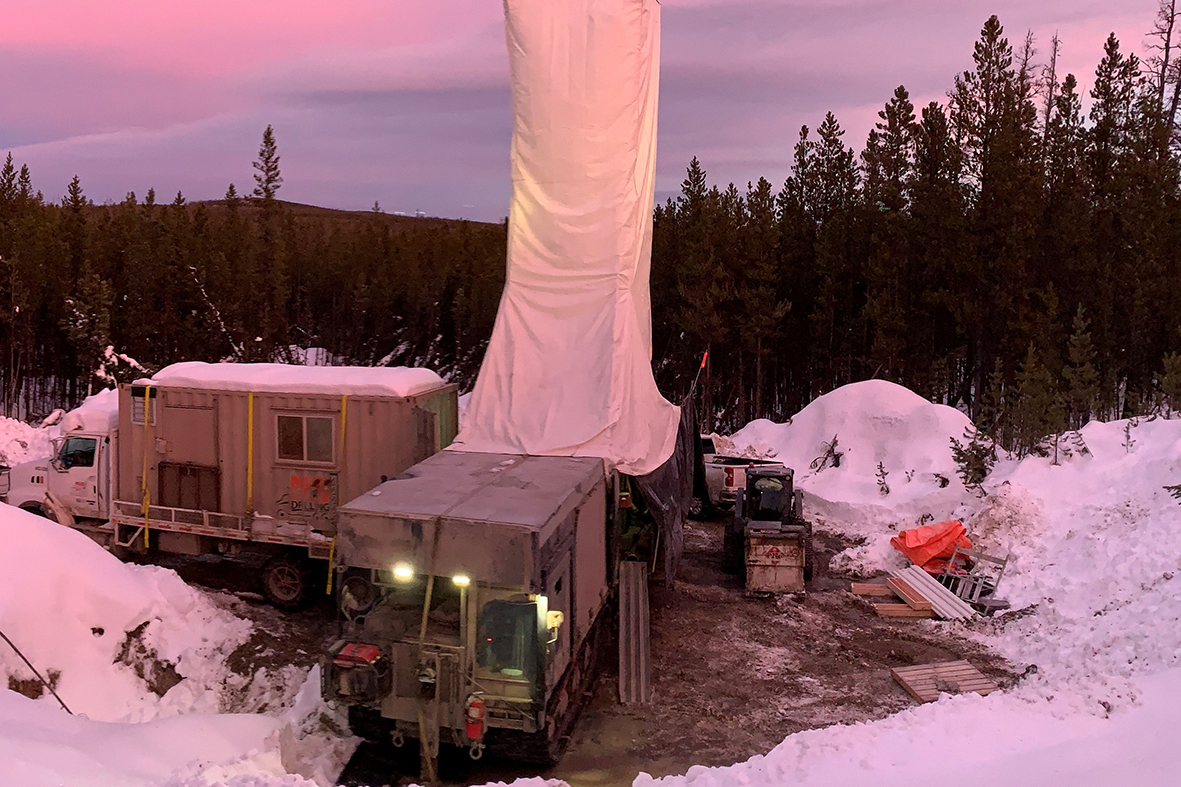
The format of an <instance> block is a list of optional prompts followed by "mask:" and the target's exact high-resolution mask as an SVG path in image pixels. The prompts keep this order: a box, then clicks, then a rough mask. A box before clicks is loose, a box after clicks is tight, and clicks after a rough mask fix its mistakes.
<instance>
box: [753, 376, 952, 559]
mask: <svg viewBox="0 0 1181 787" xmlns="http://www.w3.org/2000/svg"><path fill="white" fill-rule="evenodd" d="M970 425H971V421H970V420H969V419H968V417H967V416H966V415H964V414H963V413H961V412H960V411H958V410H956V409H954V408H952V407H946V406H944V405H940V404H934V403H933V402H929V401H927V400H926V399H924V398H922V397H921V396H919V395H918V394H916V393H914V392H913V391H910V390H909V389H907V388H903V387H902V386H900V385H896V384H894V383H890V382H886V381H884V380H868V381H866V382H861V383H854V384H852V385H846V386H843V387H841V388H838V389H837V390H835V391H833V392H831V393H828V394H825V395H824V396H821V397H819V398H818V399H816V400H815V401H813V402H812V403H811V404H809V405H808V406H807V407H805V408H804V409H803V410H801V411H800V412H799V413H798V414H797V415H796V416H795V417H793V418H792V419H791V420H789V421H788V422H787V423H784V424H776V423H773V422H771V421H768V420H758V421H753V422H751V423H750V424H747V425H746V426H745V427H743V428H742V429H741V430H739V431H738V432H736V433H735V434H734V435H733V438H732V439H733V442H734V446H735V448H736V450H737V451H738V452H739V453H740V454H742V455H750V454H754V455H763V456H771V457H774V458H776V459H778V460H779V461H781V462H783V463H784V464H786V465H787V466H788V467H791V468H792V469H794V470H795V473H796V483H797V485H798V486H799V488H800V489H802V490H804V492H805V493H806V495H807V497H806V499H805V506H806V507H807V508H808V510H809V511H810V512H811V514H812V515H813V516H815V515H820V516H821V517H826V518H835V519H853V518H857V519H859V520H860V521H862V522H863V523H864V524H866V525H867V526H868V527H867V529H866V530H865V532H864V533H863V534H865V533H868V532H872V531H877V530H880V527H881V526H882V525H884V524H887V523H890V524H902V525H904V526H913V525H915V524H918V521H919V519H921V518H922V516H923V515H924V514H929V515H930V516H931V517H932V518H934V519H935V520H941V519H946V518H948V517H949V516H950V515H951V514H952V513H953V512H954V510H955V509H956V506H957V505H958V504H959V502H960V501H961V500H962V498H963V496H964V491H965V490H964V487H963V485H962V484H961V483H960V480H959V478H958V476H957V475H956V467H955V461H954V460H953V458H952V455H951V442H950V440H951V438H953V437H954V438H956V439H959V440H963V435H964V429H966V428H967V427H969V426H970ZM834 441H835V445H834ZM883 473H884V475H883ZM883 487H884V488H883ZM887 489H888V492H887V491H886V490H887ZM886 541H887V542H888V541H889V539H888V538H887V539H886Z"/></svg>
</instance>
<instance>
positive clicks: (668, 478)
mask: <svg viewBox="0 0 1181 787" xmlns="http://www.w3.org/2000/svg"><path fill="white" fill-rule="evenodd" d="M704 477H705V468H704V464H703V460H702V456H701V438H700V436H699V435H698V434H697V416H696V413H695V412H694V411H693V398H692V396H687V397H685V400H684V401H683V402H681V423H680V425H679V427H678V429H677V444H676V447H674V448H673V453H672V456H670V457H669V458H668V460H667V461H665V463H664V464H662V465H661V466H660V467H658V468H656V469H655V470H653V471H652V472H651V473H648V474H647V475H642V476H636V484H637V486H638V487H639V489H640V494H642V495H643V496H644V502H645V503H647V505H648V510H649V511H650V512H651V514H652V517H653V518H654V519H655V520H656V526H657V528H658V529H659V532H660V544H661V547H660V548H661V550H663V552H664V580H665V582H666V583H667V584H669V585H670V586H671V585H672V581H673V579H674V578H676V575H677V570H678V569H679V568H680V565H681V553H682V552H683V551H684V548H685V537H684V528H685V518H686V516H687V515H688V512H689V501H690V500H691V499H692V497H693V495H694V492H695V491H696V486H697V485H700V484H701V483H703V481H702V479H704Z"/></svg>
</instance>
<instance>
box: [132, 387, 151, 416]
mask: <svg viewBox="0 0 1181 787" xmlns="http://www.w3.org/2000/svg"><path fill="white" fill-rule="evenodd" d="M144 390H145V388H144V386H132V388H131V423H133V424H135V425H136V426H143V425H144V398H145V397H144ZM147 393H148V395H147V418H148V426H155V425H156V389H155V388H149V389H147Z"/></svg>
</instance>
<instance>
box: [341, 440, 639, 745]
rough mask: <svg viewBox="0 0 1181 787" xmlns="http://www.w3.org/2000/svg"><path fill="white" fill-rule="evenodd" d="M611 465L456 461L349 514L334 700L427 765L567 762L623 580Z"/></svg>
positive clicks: (433, 464) (446, 456)
mask: <svg viewBox="0 0 1181 787" xmlns="http://www.w3.org/2000/svg"><path fill="white" fill-rule="evenodd" d="M614 480H615V479H614V476H613V474H611V475H608V474H607V473H606V471H605V466H604V463H603V461H602V460H601V459H594V458H579V457H533V456H520V455H510V454H477V453H467V452H462V451H450V450H449V451H443V452H441V453H439V454H436V455H435V456H433V457H431V458H430V459H427V460H426V461H424V462H422V463H420V464H418V465H416V466H414V467H412V468H411V469H410V470H409V471H407V472H406V473H405V474H403V475H402V476H400V477H398V478H396V479H394V480H391V481H388V482H386V483H384V484H382V485H381V486H379V487H377V488H376V489H374V490H372V491H371V492H368V493H366V494H365V495H362V496H361V497H359V498H357V499H356V500H354V501H352V502H351V503H349V504H348V505H346V506H344V507H342V508H341V509H340V529H339V536H338V544H337V574H336V577H337V579H338V587H337V591H336V592H337V598H338V601H339V605H340V612H341V614H342V616H343V617H344V619H345V623H344V626H343V636H342V637H341V639H340V641H338V642H337V643H336V644H335V645H333V646H332V648H331V649H330V650H329V652H328V653H327V654H326V655H325V657H324V659H323V660H322V665H321V666H322V673H321V674H322V676H323V685H322V691H323V695H324V698H325V699H326V700H327V701H329V702H333V703H336V704H338V705H339V704H343V705H345V706H347V707H348V709H349V720H350V726H351V727H352V728H353V732H354V733H355V734H357V735H360V736H362V737H365V738H368V739H370V740H374V741H378V742H387V743H388V742H392V743H394V744H395V745H401V743H402V742H404V741H407V740H409V739H417V741H418V743H419V745H420V747H421V749H422V752H423V757H424V762H425V761H428V760H431V759H433V758H436V757H437V756H438V749H439V745H440V743H447V744H451V745H454V746H458V747H465V748H467V749H468V751H469V753H470V755H471V756H472V757H473V758H479V757H480V756H481V754H482V753H483V751H484V747H485V745H488V746H490V747H492V748H494V749H495V750H496V751H497V752H498V753H499V754H502V755H504V756H507V757H509V758H512V759H517V760H521V761H526V762H535V763H540V764H546V763H553V762H556V760H557V758H558V757H559V756H560V754H561V751H562V749H563V745H564V742H565V738H566V736H567V735H568V733H569V730H570V728H571V726H572V725H573V723H574V720H575V718H576V716H577V713H578V711H579V710H580V709H581V704H582V699H583V697H584V694H585V690H586V688H587V686H588V685H589V682H590V680H591V679H592V678H593V673H594V666H595V663H596V660H597V656H598V650H599V649H600V647H601V645H602V644H603V640H604V637H603V636H602V634H603V633H604V630H605V629H606V626H607V623H606V621H605V618H607V617H608V615H607V614H606V609H607V600H608V597H609V595H610V592H611V588H612V587H613V585H614V583H615V581H616V573H615V566H616V560H615V548H616V547H615V543H614V541H615V539H614V538H613V537H612V536H611V533H613V532H614V524H615V514H616V511H615V505H614V497H615V495H614V488H615V483H614Z"/></svg>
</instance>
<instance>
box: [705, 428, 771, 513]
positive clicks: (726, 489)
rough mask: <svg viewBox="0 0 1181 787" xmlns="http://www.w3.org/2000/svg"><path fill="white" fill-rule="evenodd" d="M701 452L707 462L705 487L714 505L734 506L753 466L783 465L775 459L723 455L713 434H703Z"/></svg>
mask: <svg viewBox="0 0 1181 787" xmlns="http://www.w3.org/2000/svg"><path fill="white" fill-rule="evenodd" d="M701 454H702V459H703V460H704V462H705V487H706V489H707V490H708V492H709V503H710V504H711V505H713V506H726V507H728V506H732V505H734V498H735V497H737V495H738V490H739V489H743V488H745V487H746V471H747V469H748V468H751V467H783V463H782V462H777V461H775V460H774V459H751V458H749V457H745V456H723V455H720V454H718V453H717V451H716V441H715V440H714V437H713V435H702V436H701Z"/></svg>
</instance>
